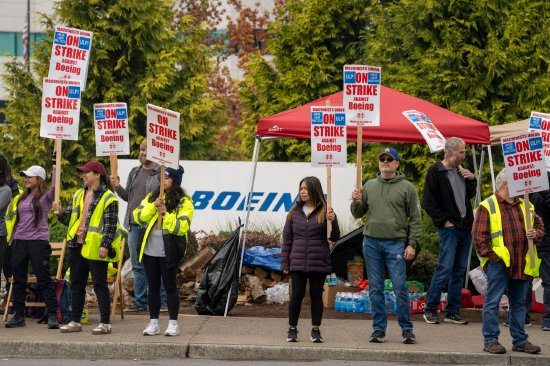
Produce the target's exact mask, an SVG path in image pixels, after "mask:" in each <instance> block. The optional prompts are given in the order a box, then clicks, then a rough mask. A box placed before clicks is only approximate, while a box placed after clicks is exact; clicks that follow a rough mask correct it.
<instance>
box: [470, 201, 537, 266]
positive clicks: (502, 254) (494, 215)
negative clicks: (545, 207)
mask: <svg viewBox="0 0 550 366" xmlns="http://www.w3.org/2000/svg"><path fill="white" fill-rule="evenodd" d="M519 200H520V202H521V203H520V207H521V211H522V213H523V222H524V223H525V231H527V218H526V217H525V203H524V202H523V200H522V199H519ZM480 205H481V206H483V207H485V208H486V209H487V211H488V212H489V220H490V224H491V240H492V241H491V242H492V244H493V252H494V253H495V254H496V255H497V256H498V257H499V258H500V259H502V260H503V261H504V264H505V265H506V267H510V252H509V251H508V248H506V246H505V245H504V236H503V232H502V218H501V217H500V208H499V207H498V200H497V197H496V196H495V195H492V196H491V197H489V198H487V199H486V200H484V201H483V202H481V203H480ZM530 211H531V227H532V226H533V225H534V223H535V211H534V208H533V205H531V207H530ZM533 249H534V252H535V267H531V259H530V257H529V252H527V253H526V254H525V268H524V270H523V272H524V273H525V274H527V275H529V276H533V277H537V276H538V275H539V267H540V263H541V260H540V259H539V257H538V255H537V248H536V247H533ZM488 260H489V258H487V257H482V258H481V265H482V266H485V263H487V261H488Z"/></svg>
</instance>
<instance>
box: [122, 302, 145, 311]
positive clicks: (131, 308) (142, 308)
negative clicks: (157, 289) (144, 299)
mask: <svg viewBox="0 0 550 366" xmlns="http://www.w3.org/2000/svg"><path fill="white" fill-rule="evenodd" d="M137 311H147V305H145V306H140V305H137V304H135V303H134V304H132V305H130V306H127V307H126V309H124V312H125V313H135V312H137Z"/></svg>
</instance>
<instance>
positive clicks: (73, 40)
mask: <svg viewBox="0 0 550 366" xmlns="http://www.w3.org/2000/svg"><path fill="white" fill-rule="evenodd" d="M78 42H79V37H75V36H71V35H68V36H67V46H74V47H78Z"/></svg>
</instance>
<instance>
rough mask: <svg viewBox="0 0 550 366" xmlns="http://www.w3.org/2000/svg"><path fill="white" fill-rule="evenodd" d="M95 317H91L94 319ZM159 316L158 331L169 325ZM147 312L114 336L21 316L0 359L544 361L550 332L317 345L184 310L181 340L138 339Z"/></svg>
mask: <svg viewBox="0 0 550 366" xmlns="http://www.w3.org/2000/svg"><path fill="white" fill-rule="evenodd" d="M95 316H96V315H95V314H94V315H91V316H90V318H91V319H94V318H95ZM167 319H168V318H167V317H166V315H164V314H163V315H161V329H162V330H163V331H164V328H165V327H166V324H167V322H168V320H167ZM147 322H148V317H147V315H133V314H132V315H127V316H126V319H124V320H120V318H117V320H116V321H115V322H114V323H113V333H112V334H110V335H105V336H94V335H92V334H91V329H92V325H84V329H83V332H81V333H68V334H67V333H66V334H62V333H61V332H59V330H48V329H47V328H46V326H45V325H43V324H37V323H36V320H35V319H31V318H27V326H26V327H25V328H16V329H7V328H4V326H3V325H1V328H0V357H3V358H75V357H78V358H82V359H166V358H205V359H224V360H236V359H244V360H348V361H366V360H369V361H395V362H409V363H466V364H498V365H505V364H508V365H520V364H529V365H549V364H550V336H549V335H550V334H549V333H548V332H542V331H541V330H540V328H539V326H533V327H531V328H527V331H528V333H529V336H530V337H529V340H530V341H531V342H532V343H534V344H537V345H539V346H541V348H542V353H541V354H539V355H534V356H533V355H525V354H521V353H516V352H512V350H511V348H512V346H511V337H510V335H509V330H508V328H504V327H501V332H502V335H501V339H500V341H501V343H502V344H503V345H504V346H505V347H506V348H507V350H508V353H506V354H504V355H491V354H488V353H486V352H483V350H482V348H483V344H482V343H483V338H482V336H481V324H479V323H474V324H469V325H466V326H464V325H455V324H447V323H442V324H439V325H429V324H426V323H424V322H415V323H414V326H415V330H414V331H415V334H416V337H417V340H418V343H417V344H415V345H405V344H402V343H401V331H400V330H399V329H398V325H397V322H396V321H389V323H388V333H387V337H388V342H386V343H383V344H373V343H369V342H368V337H369V335H370V333H371V326H372V323H371V321H367V320H342V319H326V320H323V325H322V327H321V330H322V334H323V338H324V340H325V342H324V343H322V344H314V343H311V342H310V341H309V333H310V330H311V328H310V326H309V319H301V322H300V325H299V326H298V330H299V332H300V333H299V334H298V336H299V342H298V343H287V342H285V340H286V331H287V329H288V327H287V324H286V319H281V318H279V319H275V318H248V317H247V318H244V317H227V318H223V317H210V316H193V315H183V316H180V318H179V324H180V332H181V335H180V336H179V337H165V336H163V335H160V336H154V337H144V336H143V335H142V334H141V332H142V330H143V329H144V327H145V325H146V323H147Z"/></svg>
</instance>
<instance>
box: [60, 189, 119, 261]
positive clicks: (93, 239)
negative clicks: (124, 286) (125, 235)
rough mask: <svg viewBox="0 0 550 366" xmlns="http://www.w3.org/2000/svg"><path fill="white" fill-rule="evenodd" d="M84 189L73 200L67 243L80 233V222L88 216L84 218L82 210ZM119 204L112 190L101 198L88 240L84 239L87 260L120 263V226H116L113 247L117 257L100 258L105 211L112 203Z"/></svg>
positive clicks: (84, 254) (88, 232) (92, 219)
mask: <svg viewBox="0 0 550 366" xmlns="http://www.w3.org/2000/svg"><path fill="white" fill-rule="evenodd" d="M84 195H85V190H84V188H81V189H79V190H78V191H76V192H75V194H74V195H73V199H72V211H71V219H70V220H69V230H67V241H71V240H73V239H74V238H75V236H76V233H77V232H78V227H79V226H80V220H82V219H83V218H84V220H86V216H83V213H82V210H83V209H84ZM113 202H118V200H117V198H116V197H115V195H114V193H113V192H111V191H110V190H107V191H105V193H103V195H102V196H101V199H100V200H99V202H98V204H97V206H96V207H95V209H94V212H93V213H92V216H91V217H90V222H89V223H88V228H87V230H86V238H85V239H84V245H83V246H82V256H83V257H84V258H86V259H90V260H95V261H107V262H118V259H119V256H120V241H121V240H122V230H121V229H120V224H119V223H118V220H117V224H116V233H115V238H114V240H113V242H112V243H111V247H112V248H113V249H114V250H115V252H116V255H115V257H114V258H109V257H108V256H107V257H105V258H101V257H100V256H99V248H100V247H101V241H102V239H103V230H104V229H105V228H104V227H103V211H105V208H106V207H108V206H109V205H110V204H111V203H113Z"/></svg>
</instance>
